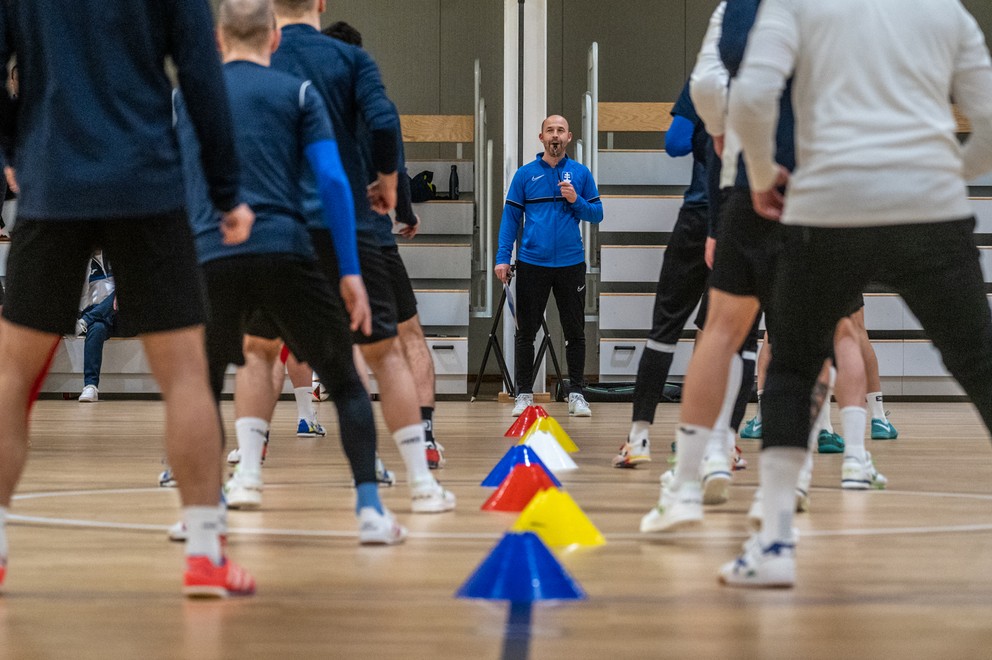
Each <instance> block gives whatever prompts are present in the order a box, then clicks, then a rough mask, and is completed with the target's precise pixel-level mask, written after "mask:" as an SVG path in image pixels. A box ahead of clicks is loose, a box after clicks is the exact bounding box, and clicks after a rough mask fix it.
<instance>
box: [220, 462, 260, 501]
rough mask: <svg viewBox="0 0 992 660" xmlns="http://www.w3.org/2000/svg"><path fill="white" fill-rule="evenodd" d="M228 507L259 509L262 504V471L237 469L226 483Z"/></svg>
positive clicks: (225, 495)
mask: <svg viewBox="0 0 992 660" xmlns="http://www.w3.org/2000/svg"><path fill="white" fill-rule="evenodd" d="M224 499H225V500H226V501H227V508H228V509H257V508H259V507H261V506H262V473H261V472H255V473H254V474H252V473H249V472H247V471H243V470H240V469H237V470H235V471H234V474H233V475H231V478H230V479H228V480H227V483H226V484H224Z"/></svg>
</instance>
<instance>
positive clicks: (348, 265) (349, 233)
mask: <svg viewBox="0 0 992 660" xmlns="http://www.w3.org/2000/svg"><path fill="white" fill-rule="evenodd" d="M305 153H306V156H307V160H308V161H309V162H310V167H311V168H313V173H314V176H315V178H316V179H317V190H318V191H319V192H320V201H321V203H322V205H323V211H324V222H325V223H326V224H327V228H328V229H330V231H331V236H332V238H333V239H334V252H335V253H336V254H337V257H338V267H339V272H340V274H341V275H358V274H360V273H361V270H360V268H359V265H358V244H357V241H356V238H355V206H354V198H353V197H352V194H351V184H349V183H348V178H347V176H346V175H345V173H344V166H343V165H342V164H341V156H340V154H339V153H338V144H337V142H336V141H334V140H319V141H317V142H313V143H311V144H309V145H307V147H306V150H305Z"/></svg>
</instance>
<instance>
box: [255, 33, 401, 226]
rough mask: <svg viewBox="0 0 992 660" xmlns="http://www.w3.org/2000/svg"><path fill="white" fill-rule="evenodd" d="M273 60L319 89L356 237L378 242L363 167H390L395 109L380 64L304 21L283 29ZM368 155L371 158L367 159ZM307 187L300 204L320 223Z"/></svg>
mask: <svg viewBox="0 0 992 660" xmlns="http://www.w3.org/2000/svg"><path fill="white" fill-rule="evenodd" d="M272 66H273V68H275V69H280V70H283V71H286V72H289V73H291V74H293V75H294V76H297V77H298V78H303V79H306V80H310V81H312V82H313V85H314V88H315V89H316V90H317V91H318V92H319V93H320V96H321V98H322V99H323V100H324V104H325V105H326V106H327V111H328V113H329V116H330V119H331V126H332V127H333V128H334V134H335V136H336V137H337V142H338V150H339V151H340V153H341V160H342V162H343V163H344V167H345V172H346V173H347V175H348V180H349V181H350V182H351V191H352V196H353V197H354V202H355V223H356V228H357V231H358V240H359V241H360V242H364V243H366V244H371V245H374V246H378V245H379V244H380V241H381V231H382V220H381V219H380V218H378V216H377V214H375V213H374V212H373V211H372V209H371V208H370V206H369V202H368V198H367V197H366V193H365V188H366V186H368V184H370V183H371V182H372V181H371V180H370V178H369V174H368V172H369V171H376V172H383V173H386V174H388V173H391V172H395V171H396V167H397V159H398V157H397V144H398V143H399V140H400V122H399V115H398V114H397V112H396V107H395V106H394V105H393V102H392V101H390V100H389V97H388V96H387V95H386V89H385V87H384V86H383V84H382V76H381V75H380V73H379V67H378V66H377V65H376V63H375V61H373V60H372V58H371V57H370V56H369V54H368V53H366V52H365V51H364V50H362V49H361V48H357V47H355V46H351V45H349V44H346V43H344V42H342V41H339V40H337V39H333V38H331V37H328V36H326V35H323V34H321V33H320V32H319V31H317V30H316V29H315V28H314V27H313V26H310V25H304V24H294V25H287V26H286V27H284V28H283V29H282V42H281V44H280V45H279V50H277V51H276V52H275V54H273V56H272ZM362 123H364V125H365V127H366V128H367V129H368V139H369V140H370V142H371V144H372V147H371V150H370V154H371V155H370V156H368V157H366V156H365V155H364V154H363V146H362V139H363V138H362V134H361V131H360V126H361V124H362ZM368 158H371V160H372V162H371V163H367V162H366V161H367V159H368ZM307 190H308V192H307V198H306V200H305V201H304V204H305V211H306V213H307V221H308V226H310V227H311V228H313V227H319V226H321V225H322V220H321V219H320V216H319V213H320V205H319V201H318V198H317V196H316V194H315V192H314V190H313V186H312V184H311V185H308V186H307Z"/></svg>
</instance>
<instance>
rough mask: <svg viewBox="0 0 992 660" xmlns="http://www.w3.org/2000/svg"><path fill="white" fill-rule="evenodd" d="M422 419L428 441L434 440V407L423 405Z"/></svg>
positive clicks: (421, 408)
mask: <svg viewBox="0 0 992 660" xmlns="http://www.w3.org/2000/svg"><path fill="white" fill-rule="evenodd" d="M420 419H421V420H422V422H423V424H424V438H425V439H426V440H427V442H434V409H433V408H428V407H426V406H421V407H420Z"/></svg>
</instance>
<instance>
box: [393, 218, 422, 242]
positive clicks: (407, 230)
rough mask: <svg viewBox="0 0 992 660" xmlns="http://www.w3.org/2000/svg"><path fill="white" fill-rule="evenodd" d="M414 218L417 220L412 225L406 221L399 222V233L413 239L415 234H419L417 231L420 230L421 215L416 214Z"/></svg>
mask: <svg viewBox="0 0 992 660" xmlns="http://www.w3.org/2000/svg"><path fill="white" fill-rule="evenodd" d="M413 218H414V219H415V220H416V222H415V223H413V224H412V225H408V224H406V223H405V222H399V223H397V224H398V225H399V226H400V231H399V235H400V236H402V237H403V238H405V239H407V240H410V239H412V238H413V237H414V236H416V235H417V232H418V231H420V216H419V215H416V214H414V216H413Z"/></svg>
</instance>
